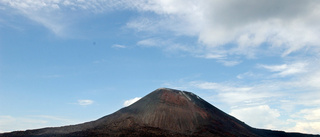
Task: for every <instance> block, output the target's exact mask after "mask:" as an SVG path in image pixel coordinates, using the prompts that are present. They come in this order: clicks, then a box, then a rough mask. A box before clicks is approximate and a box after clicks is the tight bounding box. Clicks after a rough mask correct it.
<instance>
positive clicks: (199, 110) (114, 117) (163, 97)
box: [0, 88, 320, 137]
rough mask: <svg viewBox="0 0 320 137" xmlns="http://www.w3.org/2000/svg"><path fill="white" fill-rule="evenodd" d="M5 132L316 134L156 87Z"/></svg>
mask: <svg viewBox="0 0 320 137" xmlns="http://www.w3.org/2000/svg"><path fill="white" fill-rule="evenodd" d="M7 136H8V137H11V136H27V137H29V136H32V137H33V136H132V137H133V136H134V137H136V136H146V137H147V136H181V137H182V136H216V137H228V136H230V137H235V136H237V137H241V136H248V137H270V136H274V137H302V136H316V135H307V134H300V133H285V132H282V131H271V130H263V129H255V128H251V127H250V126H248V125H246V124H245V123H243V122H241V121H239V120H237V119H236V118H234V117H232V116H230V115H228V114H226V113H224V112H222V111H221V110H219V109H218V108H216V107H214V106H213V105H211V104H209V103H208V102H206V101H205V100H203V99H201V98H200V97H199V96H197V95H195V94H193V93H191V92H186V91H180V90H174V89H168V88H160V89H157V90H155V91H153V92H151V93H150V94H148V95H147V96H145V97H143V98H142V99H140V100H139V101H137V102H136V103H134V104H132V105H130V106H128V107H125V108H122V109H120V110H119V111H117V112H115V113H113V114H111V115H107V116H105V117H102V118H100V119H98V120H96V121H92V122H87V123H83V124H79V125H72V126H64V127H56V128H44V129H37V130H27V131H17V132H12V133H5V134H0V137H7ZM317 137H320V136H319V135H317Z"/></svg>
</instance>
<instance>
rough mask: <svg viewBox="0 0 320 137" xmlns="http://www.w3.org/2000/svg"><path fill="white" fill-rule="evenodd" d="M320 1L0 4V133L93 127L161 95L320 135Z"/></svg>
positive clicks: (26, 0) (19, 0)
mask: <svg viewBox="0 0 320 137" xmlns="http://www.w3.org/2000/svg"><path fill="white" fill-rule="evenodd" d="M319 9H320V2H318V1H311V0H282V1H281V2H279V1H275V0H261V1H255V0H240V1H239V0H231V1H221V0H197V1H195V0H170V1H169V0H162V1H154V0H133V1H132V0H95V1H85V0H33V1H31V0H0V11H1V12H0V132H7V131H15V130H26V129H34V128H40V127H51V126H62V125H70V124H77V123H81V122H85V121H90V120H95V119H97V118H100V117H102V116H105V115H107V114H110V113H112V112H114V111H116V110H118V109H120V108H122V107H123V106H126V105H128V104H130V103H132V102H134V101H135V100H138V99H139V98H141V97H143V96H144V95H146V94H148V93H149V92H151V91H153V90H155V89H157V88H160V87H168V88H176V89H181V90H187V91H191V92H194V93H195V94H197V95H199V96H200V97H202V98H204V99H205V100H207V101H208V102H210V103H211V104H213V105H215V106H216V107H218V108H220V109H222V110H223V111H225V112H227V113H229V114H231V115H233V116H235V117H237V118H238V119H240V120H242V121H244V122H246V123H247V124H249V125H251V126H254V127H258V128H269V129H277V130H285V131H291V132H292V131H294V132H305V133H314V134H320V115H319V114H320V107H319V104H320V86H319V83H320V71H319V69H318V68H319V67H320V66H319V65H320V60H319V57H320V54H319V53H320V52H319V50H320V38H319V36H320V25H319V24H320V21H319V20H318V19H319V18H320V10H319Z"/></svg>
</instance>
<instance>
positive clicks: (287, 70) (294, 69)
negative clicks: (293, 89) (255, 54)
mask: <svg viewBox="0 0 320 137" xmlns="http://www.w3.org/2000/svg"><path fill="white" fill-rule="evenodd" d="M307 65H308V64H306V63H301V62H298V63H294V64H282V65H259V66H260V67H262V68H265V69H267V70H269V71H271V72H276V74H275V75H276V76H281V77H285V76H289V75H295V74H299V73H303V72H306V69H307Z"/></svg>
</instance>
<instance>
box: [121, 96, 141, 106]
mask: <svg viewBox="0 0 320 137" xmlns="http://www.w3.org/2000/svg"><path fill="white" fill-rule="evenodd" d="M140 99H141V97H135V98H133V99H129V100H126V101H124V103H123V106H125V107H127V106H130V105H131V104H133V103H135V102H137V101H138V100H140Z"/></svg>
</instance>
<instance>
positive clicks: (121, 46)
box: [111, 44, 127, 49]
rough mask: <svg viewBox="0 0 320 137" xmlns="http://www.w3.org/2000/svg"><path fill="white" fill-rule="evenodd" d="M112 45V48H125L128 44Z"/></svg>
mask: <svg viewBox="0 0 320 137" xmlns="http://www.w3.org/2000/svg"><path fill="white" fill-rule="evenodd" d="M111 47H112V48H119V49H125V48H127V46H125V45H120V44H114V45H112V46H111Z"/></svg>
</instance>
